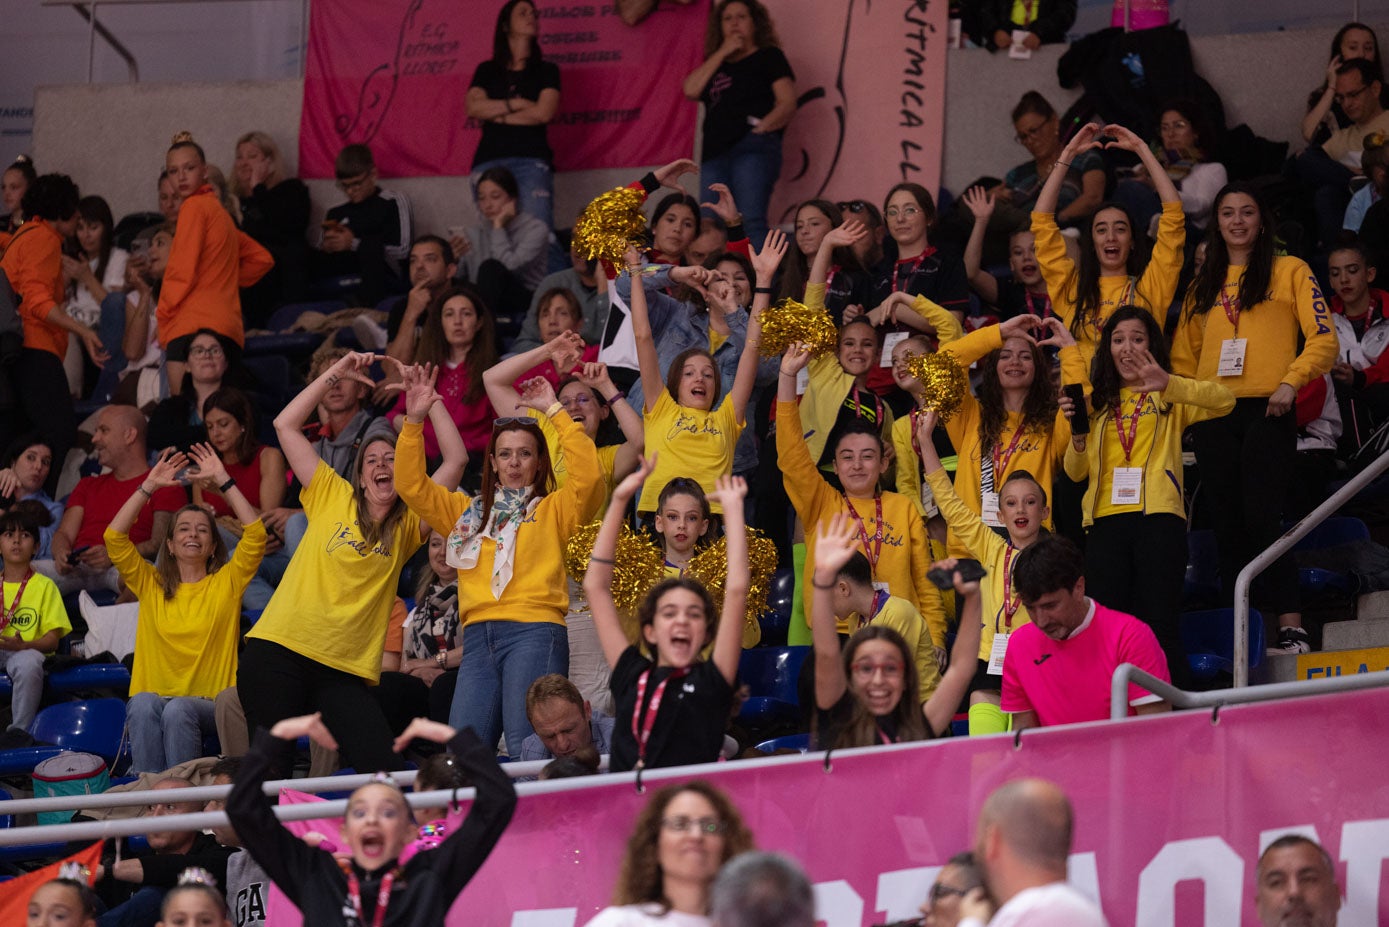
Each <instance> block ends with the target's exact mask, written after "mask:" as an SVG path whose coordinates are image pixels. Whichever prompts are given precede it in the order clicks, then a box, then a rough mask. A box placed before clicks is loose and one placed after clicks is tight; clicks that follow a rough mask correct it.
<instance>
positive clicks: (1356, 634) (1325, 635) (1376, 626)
mask: <svg viewBox="0 0 1389 927" xmlns="http://www.w3.org/2000/svg"><path fill="white" fill-rule="evenodd" d="M1321 639H1322V649H1323V650H1360V649H1363V648H1365V647H1389V616H1386V617H1383V618H1367V617H1364V616H1363V613H1362V617H1360V618H1359V619H1357V620H1355V621H1331V622H1328V623H1327V624H1325V625H1323V626H1322V632H1321Z"/></svg>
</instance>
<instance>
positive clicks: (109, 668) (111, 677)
mask: <svg viewBox="0 0 1389 927" xmlns="http://www.w3.org/2000/svg"><path fill="white" fill-rule="evenodd" d="M48 688H49V690H50V691H52V692H54V693H58V694H62V695H69V694H71V693H74V692H90V691H92V690H94V689H110V690H112V691H115V692H119V693H120V694H121V695H125V694H126V692H128V691H129V690H130V670H128V669H126V668H125V664H123V663H88V664H86V665H85V666H74V667H72V668H70V669H65V670H58V671H57V672H55V673H49V674H48Z"/></svg>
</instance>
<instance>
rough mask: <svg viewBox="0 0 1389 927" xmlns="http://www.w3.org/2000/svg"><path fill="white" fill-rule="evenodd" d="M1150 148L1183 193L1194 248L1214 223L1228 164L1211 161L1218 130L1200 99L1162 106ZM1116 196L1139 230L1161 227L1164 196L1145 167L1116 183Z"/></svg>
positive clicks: (1190, 241) (1178, 190)
mask: <svg viewBox="0 0 1389 927" xmlns="http://www.w3.org/2000/svg"><path fill="white" fill-rule="evenodd" d="M1151 147H1152V151H1153V155H1154V156H1155V157H1156V158H1157V162H1158V164H1159V165H1161V166H1162V169H1163V171H1164V172H1165V173H1166V174H1167V177H1168V179H1169V180H1171V181H1172V183H1173V185H1175V186H1176V188H1177V192H1178V193H1180V194H1181V198H1182V212H1184V213H1186V225H1187V232H1188V234H1187V242H1188V243H1189V244H1190V245H1191V246H1192V247H1193V248H1194V247H1195V243H1196V239H1197V238H1198V237H1199V234H1200V233H1201V232H1204V231H1205V229H1206V225H1207V223H1209V222H1210V219H1211V203H1213V202H1215V195H1216V194H1217V193H1219V192H1220V188H1221V187H1223V186H1225V184H1226V182H1227V181H1228V177H1227V176H1226V173H1225V165H1223V164H1221V163H1220V162H1219V161H1214V160H1212V155H1213V154H1214V152H1215V134H1214V130H1213V129H1211V128H1210V126H1209V125H1208V124H1207V123H1206V119H1205V115H1204V114H1203V113H1202V112H1201V108H1200V107H1198V106H1197V105H1196V104H1195V103H1193V102H1191V101H1190V100H1173V101H1171V102H1169V103H1168V104H1167V105H1166V106H1164V107H1163V109H1162V116H1161V117H1160V119H1159V123H1158V138H1157V140H1156V141H1154V142H1153V143H1152V146H1151ZM1114 199H1116V200H1118V201H1119V202H1120V203H1123V204H1124V206H1125V207H1127V209H1128V211H1129V215H1131V216H1133V221H1134V225H1135V227H1136V228H1137V230H1138V231H1140V232H1146V233H1148V234H1149V235H1151V234H1152V233H1153V232H1154V231H1156V229H1155V228H1154V219H1155V218H1156V217H1157V215H1158V213H1160V212H1162V200H1161V199H1160V198H1159V196H1158V192H1157V184H1156V182H1155V181H1154V178H1153V176H1152V175H1151V174H1149V173H1148V169H1147V168H1146V167H1145V166H1143V165H1142V164H1140V165H1138V166H1137V167H1136V168H1134V172H1133V176H1132V177H1130V178H1128V179H1126V180H1121V181H1119V184H1118V186H1116V187H1115V188H1114ZM1192 233H1195V234H1192Z"/></svg>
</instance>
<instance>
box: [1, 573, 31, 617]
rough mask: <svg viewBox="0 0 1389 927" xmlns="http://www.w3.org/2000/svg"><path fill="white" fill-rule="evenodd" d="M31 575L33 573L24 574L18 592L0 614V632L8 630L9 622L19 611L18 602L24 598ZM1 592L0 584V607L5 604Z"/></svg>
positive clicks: (2, 588) (2, 586) (2, 587)
mask: <svg viewBox="0 0 1389 927" xmlns="http://www.w3.org/2000/svg"><path fill="white" fill-rule="evenodd" d="M33 575H34V571H33V570H29V571H28V572H27V573H25V574H24V578H23V579H22V580H20V581H19V591H18V592H16V593H15V594H14V601H13V602H11V603H10V605H9V607H8V608H5V609H3V613H2V614H0V631H3V630H5V629H6V628H8V627H9V626H10V622H11V621H13V620H14V616H15V613H16V612H18V611H19V600H20V599H22V598H24V587H25V586H28V585H29V580H30V579H31V578H32V577H33ZM3 590H4V584H3V583H0V606H3V605H4V602H5V599H4V591H3Z"/></svg>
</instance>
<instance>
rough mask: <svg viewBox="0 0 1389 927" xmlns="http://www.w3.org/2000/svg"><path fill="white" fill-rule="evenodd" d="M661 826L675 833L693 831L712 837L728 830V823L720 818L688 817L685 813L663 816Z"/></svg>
mask: <svg viewBox="0 0 1389 927" xmlns="http://www.w3.org/2000/svg"><path fill="white" fill-rule="evenodd" d="M661 827H662V828H664V829H665V830H668V831H670V832H671V833H673V834H684V833H689V832H690V831H693V832H695V833H696V834H707V835H708V836H711V837H712V836H714V835H715V834H721V833H723V832H724V831H726V830H728V824H727V823H726V822H724V821H720V820H719V819H718V818H687V817H685V816H684V815H680V816H679V817H673V818H661Z"/></svg>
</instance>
